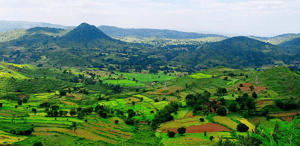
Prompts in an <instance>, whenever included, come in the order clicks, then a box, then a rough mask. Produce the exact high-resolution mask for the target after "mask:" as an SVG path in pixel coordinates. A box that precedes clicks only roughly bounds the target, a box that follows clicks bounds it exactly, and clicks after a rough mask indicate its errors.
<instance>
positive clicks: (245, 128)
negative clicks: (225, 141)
mask: <svg viewBox="0 0 300 146" xmlns="http://www.w3.org/2000/svg"><path fill="white" fill-rule="evenodd" d="M236 130H237V131H239V132H247V131H248V130H249V127H248V126H247V125H245V124H243V123H240V124H238V125H237V127H236Z"/></svg>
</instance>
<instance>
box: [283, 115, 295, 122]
mask: <svg viewBox="0 0 300 146" xmlns="http://www.w3.org/2000/svg"><path fill="white" fill-rule="evenodd" d="M281 119H283V120H285V121H287V122H291V121H293V119H294V116H289V117H281Z"/></svg>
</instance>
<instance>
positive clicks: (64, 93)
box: [59, 90, 67, 96]
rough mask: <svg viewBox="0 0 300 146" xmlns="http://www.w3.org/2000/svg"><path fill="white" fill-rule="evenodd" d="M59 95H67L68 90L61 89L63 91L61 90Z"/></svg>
mask: <svg viewBox="0 0 300 146" xmlns="http://www.w3.org/2000/svg"><path fill="white" fill-rule="evenodd" d="M59 95H61V96H65V95H67V92H66V91H63V90H61V91H59Z"/></svg>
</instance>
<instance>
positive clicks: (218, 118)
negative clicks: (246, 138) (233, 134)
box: [213, 116, 238, 130]
mask: <svg viewBox="0 0 300 146" xmlns="http://www.w3.org/2000/svg"><path fill="white" fill-rule="evenodd" d="M213 119H214V121H215V122H217V123H220V124H222V125H225V126H227V127H229V128H230V129H232V130H236V127H237V125H238V123H236V122H235V121H233V120H231V118H229V117H222V116H214V117H213Z"/></svg>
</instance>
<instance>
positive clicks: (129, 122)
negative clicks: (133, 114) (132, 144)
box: [125, 119, 134, 125]
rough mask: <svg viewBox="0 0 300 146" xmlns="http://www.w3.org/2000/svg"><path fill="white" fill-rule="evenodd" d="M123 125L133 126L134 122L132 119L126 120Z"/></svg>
mask: <svg viewBox="0 0 300 146" xmlns="http://www.w3.org/2000/svg"><path fill="white" fill-rule="evenodd" d="M125 123H126V124H127V125H134V120H133V119H126V121H125Z"/></svg>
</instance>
